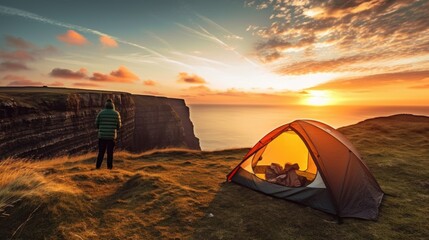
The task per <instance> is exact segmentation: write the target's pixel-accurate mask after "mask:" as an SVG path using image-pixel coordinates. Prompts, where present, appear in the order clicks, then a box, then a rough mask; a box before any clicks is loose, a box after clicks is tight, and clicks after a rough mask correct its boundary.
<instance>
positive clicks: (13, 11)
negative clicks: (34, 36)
mask: <svg viewBox="0 0 429 240" xmlns="http://www.w3.org/2000/svg"><path fill="white" fill-rule="evenodd" d="M0 13H2V14H7V15H12V16H19V17H23V18H27V19H31V20H35V21H38V22H42V23H46V24H51V25H55V26H59V27H63V28H67V29H72V30H75V31H79V32H86V33H91V34H94V35H97V36H100V37H103V36H105V37H109V38H110V39H112V40H114V41H116V42H119V43H122V44H126V45H128V46H132V47H135V48H138V49H141V50H145V51H147V52H149V53H151V54H153V55H155V56H157V57H159V58H160V59H162V60H163V61H165V62H169V63H173V64H178V65H182V66H183V65H186V64H183V63H181V62H179V61H176V60H173V59H170V58H168V57H166V56H165V55H163V54H161V53H159V52H157V51H155V50H153V49H151V48H148V47H146V46H143V45H141V44H137V43H133V42H130V41H127V40H125V39H121V38H119V37H115V36H112V35H110V34H107V33H104V32H101V31H98V30H94V29H91V28H86V27H83V26H78V25H74V24H69V23H64V22H61V21H57V20H53V19H50V18H46V17H43V16H40V15H37V14H35V13H31V12H27V11H24V10H20V9H17V8H11V7H6V6H2V5H0Z"/></svg>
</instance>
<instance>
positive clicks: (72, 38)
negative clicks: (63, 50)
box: [57, 30, 88, 46]
mask: <svg viewBox="0 0 429 240" xmlns="http://www.w3.org/2000/svg"><path fill="white" fill-rule="evenodd" d="M57 39H58V40H59V41H61V42H65V43H67V44H70V45H77V46H81V45H85V44H87V43H88V40H87V39H86V38H85V37H84V36H83V35H81V34H80V33H78V32H76V31H74V30H68V31H67V32H66V33H64V34H61V35H58V36H57Z"/></svg>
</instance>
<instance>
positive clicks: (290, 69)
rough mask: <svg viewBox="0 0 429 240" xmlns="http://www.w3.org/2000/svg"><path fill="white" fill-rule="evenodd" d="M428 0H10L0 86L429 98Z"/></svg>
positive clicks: (187, 94)
mask: <svg viewBox="0 0 429 240" xmlns="http://www.w3.org/2000/svg"><path fill="white" fill-rule="evenodd" d="M428 16H429V1H428V0H416V1H410V0H398V1H392V0H369V1H368V0H367V1H362V0H349V1H347V0H342V1H339V0H336V1H332V0H328V1H312V0H301V1H298V0H295V1H294V0H290V1H289V0H267V1H265V0H261V1H246V0H216V1H209V0H145V1H138V0H128V1H114V0H104V1H101V0H100V1H95V0H94V1H82V0H37V1H35V0H0V86H49V87H69V88H83V89H101V90H112V91H126V92H131V93H134V94H144V95H156V96H167V97H173V98H183V99H185V100H186V102H187V103H190V104H259V105H262V104H268V105H296V104H301V105H312V106H322V105H398V106H399V105H401V106H407V105H420V106H427V105H429V17H428Z"/></svg>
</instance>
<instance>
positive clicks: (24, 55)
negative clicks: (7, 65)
mask: <svg viewBox="0 0 429 240" xmlns="http://www.w3.org/2000/svg"><path fill="white" fill-rule="evenodd" d="M0 58H1V59H5V60H9V61H34V60H35V57H34V56H33V55H32V54H31V53H30V52H28V51H25V50H16V51H13V52H6V51H2V50H0Z"/></svg>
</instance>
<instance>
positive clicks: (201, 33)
mask: <svg viewBox="0 0 429 240" xmlns="http://www.w3.org/2000/svg"><path fill="white" fill-rule="evenodd" d="M176 25H177V26H179V27H180V28H182V29H184V30H185V31H187V32H189V33H192V34H194V35H196V36H198V37H200V38H202V39H205V40H208V41H211V42H214V43H217V44H219V45H220V46H222V47H223V48H224V49H225V50H228V51H231V52H233V53H235V54H236V55H238V56H239V57H240V58H242V59H244V60H245V61H246V62H248V63H250V64H251V65H253V66H258V64H256V63H254V62H253V61H252V60H250V59H249V58H247V57H245V56H243V55H242V54H240V53H239V52H237V51H236V50H235V49H234V47H232V46H230V45H228V44H227V43H225V42H224V41H222V40H221V39H220V38H218V37H216V36H215V35H214V34H212V33H210V32H209V31H208V30H207V29H205V28H204V27H202V26H200V25H198V24H197V27H198V29H194V28H191V27H188V26H185V25H183V24H181V23H176Z"/></svg>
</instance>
